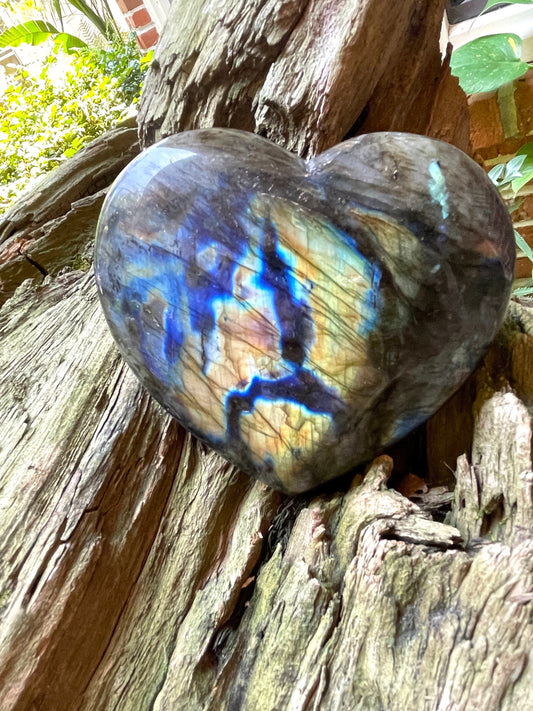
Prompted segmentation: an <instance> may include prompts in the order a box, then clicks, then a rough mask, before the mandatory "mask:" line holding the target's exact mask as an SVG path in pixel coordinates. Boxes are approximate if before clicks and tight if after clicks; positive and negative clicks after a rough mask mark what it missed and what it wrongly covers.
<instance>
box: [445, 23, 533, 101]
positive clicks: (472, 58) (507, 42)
mask: <svg viewBox="0 0 533 711" xmlns="http://www.w3.org/2000/svg"><path fill="white" fill-rule="evenodd" d="M521 49H522V40H521V39H520V37H519V36H518V35H514V34H497V35H487V36H486V37H478V38H477V39H475V40H472V42H468V43H467V44H464V45H463V46H462V47H459V48H458V49H456V50H455V51H454V52H453V54H452V58H451V62H450V66H451V69H452V74H453V75H454V76H456V77H458V79H459V84H460V85H461V87H462V88H463V89H464V91H465V92H466V93H467V94H479V93H482V92H484V91H493V90H494V89H498V88H499V87H500V86H503V85H504V84H507V83H508V82H510V81H513V80H514V79H518V77H521V76H522V75H523V74H525V73H526V72H527V70H528V69H529V65H528V64H527V63H526V62H523V61H522V60H521V59H520V52H521Z"/></svg>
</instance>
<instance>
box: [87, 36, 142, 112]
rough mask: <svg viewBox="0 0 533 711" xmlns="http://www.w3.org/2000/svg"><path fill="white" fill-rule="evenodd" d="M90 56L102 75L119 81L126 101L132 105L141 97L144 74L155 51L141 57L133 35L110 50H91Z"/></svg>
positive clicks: (114, 43) (114, 44) (116, 43)
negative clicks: (140, 91)
mask: <svg viewBox="0 0 533 711" xmlns="http://www.w3.org/2000/svg"><path fill="white" fill-rule="evenodd" d="M90 55H91V56H92V61H93V62H94V63H95V65H96V66H97V67H98V69H100V71H101V72H102V74H105V75H106V76H112V77H115V78H116V79H117V80H118V82H119V85H120V89H121V92H122V95H123V97H124V100H125V101H127V102H128V103H130V102H132V101H133V100H134V99H135V98H136V97H137V96H138V95H139V90H140V86H141V84H142V80H143V76H144V73H145V71H146V69H147V67H148V65H149V64H150V62H151V60H152V56H153V50H150V51H149V52H147V53H146V54H145V55H143V56H141V55H140V54H139V48H138V46H137V42H136V40H135V36H134V35H133V34H132V35H130V37H129V39H128V40H127V41H126V42H124V41H123V40H120V41H118V40H115V41H114V42H113V43H112V44H111V46H110V48H109V49H91V50H90Z"/></svg>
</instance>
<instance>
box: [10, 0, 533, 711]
mask: <svg viewBox="0 0 533 711" xmlns="http://www.w3.org/2000/svg"><path fill="white" fill-rule="evenodd" d="M444 4H445V3H444V2H443V1H440V2H429V1H422V0H405V1H404V2H401V3H390V2H385V0H335V1H333V0H262V1H261V2H260V1H259V0H254V1H253V2H249V1H247V0H224V2H218V3H217V2H211V1H209V0H188V1H187V0H181V2H178V0H174V3H173V5H172V10H171V16H170V18H169V21H168V23H167V27H166V29H165V32H164V33H163V36H162V39H161V43H160V46H159V48H158V50H157V52H156V58H155V59H154V62H153V66H152V69H151V70H150V75H149V77H148V80H147V82H146V90H145V93H144V97H143V100H142V102H141V107H140V115H139V116H140V133H141V139H142V142H143V143H144V144H148V143H151V142H153V141H154V140H156V139H157V138H159V137H162V136H163V135H167V134H169V133H172V132H176V131H181V130H185V129H189V128H196V127H200V126H210V125H218V126H232V127H237V128H243V129H247V130H255V131H257V132H259V133H262V134H263V135H265V136H267V137H269V138H271V139H272V140H274V141H276V142H278V143H280V144H281V145H283V146H285V147H287V148H289V149H292V150H295V151H297V152H298V153H299V154H300V155H302V156H309V155H312V154H314V153H316V152H318V151H321V150H323V149H324V148H327V147H329V146H331V145H333V144H335V143H336V142H338V141H340V140H341V139H342V138H343V137H344V136H346V135H348V134H351V133H353V132H356V131H358V130H375V129H383V128H393V129H402V130H413V131H416V132H421V133H428V134H430V135H436V136H439V137H445V138H446V139H447V140H450V141H451V142H455V143H456V144H458V145H460V147H462V148H465V149H468V130H467V129H465V125H466V126H467V123H465V122H467V113H466V103H465V100H464V96H463V95H462V93H461V92H459V91H458V89H457V86H456V84H455V80H453V79H452V78H451V77H450V75H449V72H448V70H447V68H446V66H441V63H440V55H439V47H438V33H439V27H440V21H441V19H442V12H443V6H444ZM447 102H452V105H453V106H454V108H453V111H454V118H455V120H456V123H455V124H454V123H453V122H450V117H449V115H446V111H447V110H448V108H447ZM136 150H137V149H136V144H135V140H134V137H133V136H132V131H131V129H128V128H122V129H118V130H117V131H114V132H112V133H111V134H110V135H109V136H107V137H106V138H104V139H103V140H99V141H97V142H96V143H95V144H93V145H91V146H89V147H88V148H86V149H84V151H82V152H80V154H78V156H77V157H76V158H75V159H73V160H72V161H69V162H67V164H65V166H64V168H63V169H62V170H61V171H57V172H56V173H55V174H52V175H50V176H49V177H48V178H47V179H46V180H45V181H44V183H43V185H42V186H41V189H40V192H39V194H38V195H36V194H34V195H32V196H30V197H29V198H26V199H23V200H21V202H20V203H19V204H18V205H17V206H16V207H15V208H14V209H12V210H11V211H10V212H9V214H8V215H6V216H5V219H4V221H3V223H2V225H0V240H1V245H0V247H1V251H0V276H1V279H2V284H3V290H4V296H5V298H6V299H7V300H6V301H5V303H4V305H3V306H2V308H1V310H0V335H1V341H0V373H2V378H1V381H0V403H1V405H0V407H1V410H2V414H1V416H0V432H1V434H0V447H1V454H2V459H1V461H2V464H1V470H0V474H1V479H0V481H1V487H0V551H1V552H0V561H1V566H0V586H1V587H0V601H1V605H0V689H2V702H1V708H2V711H4V709H5V711H12V710H15V709H16V710H20V711H22V710H24V711H25V710H28V711H30V710H34V709H38V710H39V711H63V710H64V711H75V710H76V709H83V710H84V711H85V710H90V711H93V710H97V709H99V710H102V711H103V710H106V711H108V710H109V709H117V710H118V709H120V710H126V709H127V710H128V711H130V710H131V711H145V710H146V711H148V709H154V710H156V709H157V710H159V711H163V709H165V710H172V711H175V710H181V709H187V711H195V710H196V709H202V710H203V709H205V710H207V709H212V711H220V710H225V709H226V710H227V711H237V710H239V711H240V710H246V709H250V711H252V710H254V711H255V710H256V709H261V711H268V710H272V711H280V710H282V709H283V710H285V709H288V710H296V709H302V710H303V709H314V710H315V711H319V710H321V711H332V710H334V709H350V710H351V709H354V710H355V709H361V710H364V711H374V710H377V709H384V710H386V711H395V710H396V709H398V711H400V710H401V711H405V710H406V709H408V710H410V709H413V711H415V710H416V711H418V710H419V709H428V710H429V709H439V711H444V710H450V711H452V710H453V711H459V710H462V709H465V710H466V709H468V710H471V711H474V709H484V711H491V710H494V711H496V710H497V709H498V710H499V709H503V710H506V709H526V708H529V707H531V705H532V701H533V691H532V689H533V664H532V662H531V658H530V656H531V655H530V653H531V645H532V640H533V621H532V616H531V605H532V604H533V569H532V565H531V554H532V552H533V500H532V489H533V472H532V465H531V419H530V416H529V411H528V407H529V406H530V405H531V404H532V403H533V377H532V376H531V375H530V373H531V372H532V369H531V368H529V367H528V366H529V364H530V362H531V359H532V358H533V311H532V310H531V309H530V308H528V307H527V306H524V305H522V304H519V303H512V304H511V308H510V310H509V318H508V321H507V322H506V325H505V327H504V329H503V330H502V332H501V334H500V336H499V337H498V339H497V342H496V343H495V345H494V346H493V347H492V349H491V351H490V352H489V354H488V355H487V357H486V358H485V360H484V362H483V364H482V365H481V367H480V368H479V369H478V371H477V372H476V373H475V374H474V375H473V376H472V378H471V379H470V380H469V381H468V383H467V384H466V385H465V387H464V388H463V389H462V390H461V391H460V393H458V394H457V395H456V396H455V397H454V398H452V400H451V401H450V402H449V403H448V404H447V405H446V406H445V407H444V408H443V409H442V410H441V412H440V413H438V414H437V415H436V416H435V417H434V418H433V420H432V421H431V422H430V423H429V425H428V428H427V434H425V433H424V432H423V433H422V435H421V434H420V432H419V433H418V435H415V436H413V437H412V438H411V439H410V440H408V441H407V442H406V443H404V444H403V445H402V446H401V447H399V448H396V449H395V450H394V457H395V459H394V461H395V468H394V471H393V460H392V459H391V458H390V457H389V456H387V455H382V456H380V457H378V458H377V459H376V460H375V461H374V462H373V464H372V465H371V467H370V468H369V471H368V472H367V473H366V475H365V476H364V477H363V476H362V474H360V473H358V474H357V475H355V476H351V477H350V476H347V477H345V478H344V479H343V480H339V481H337V482H333V484H332V485H331V486H330V487H329V488H327V489H324V490H323V491H322V492H314V493H310V494H307V495H304V496H298V497H292V498H291V497H286V496H282V495H281V494H279V493H277V492H275V491H273V490H271V489H268V488H267V487H266V486H264V485H262V484H260V483H256V482H253V481H251V480H249V479H248V478H247V477H246V476H245V475H244V474H242V473H240V472H238V471H236V470H235V469H234V468H233V467H232V466H230V465H229V464H227V463H226V462H224V461H223V460H222V459H221V458H220V457H218V456H217V455H215V454H214V453H212V452H210V451H208V450H207V449H206V448H205V447H204V446H203V445H201V444H199V443H198V442H197V441H196V440H195V439H194V438H192V437H191V436H189V435H187V434H186V433H185V432H184V431H183V430H182V428H181V427H180V426H179V425H178V424H177V423H176V422H175V421H173V420H172V419H170V418H169V417H168V416H167V415H166V414H165V413H164V412H163V411H162V409H161V408H160V407H159V406H158V405H157V404H156V403H154V402H153V401H152V400H151V399H150V398H149V396H148V395H147V394H146V393H145V392H144V391H143V390H142V388H141V386H140V385H139V384H138V383H137V381H136V380H135V378H134V377H133V375H132V374H131V373H130V371H129V370H128V368H127V367H126V366H125V365H124V363H123V361H122V360H121V358H120V356H119V355H118V352H117V350H116V348H115V346H114V344H113V342H112V339H111V337H110V335H109V333H108V330H107V327H106V324H105V321H104V318H103V315H102V312H101V310H100V307H99V304H98V300H97V297H96V291H95V286H94V279H93V276H92V273H91V271H83V270H81V271H80V270H77V271H75V270H72V266H73V265H76V264H77V265H78V266H83V265H84V264H85V263H86V262H88V261H90V241H91V240H90V234H91V233H92V231H93V228H94V224H95V220H96V213H97V207H98V205H99V204H100V201H101V199H102V194H103V193H102V192H101V191H102V190H103V189H105V187H106V186H107V185H108V184H109V182H110V181H111V179H112V178H113V177H114V175H116V173H117V172H118V170H120V168H121V167H122V165H123V164H124V163H125V162H127V161H128V160H129V159H130V158H131V157H132V156H133V155H134V154H135V152H136ZM61 196H64V198H65V199H64V200H62V199H60V197H61ZM28 277H32V278H33V279H32V280H31V281H28V280H27V278H28ZM43 277H44V278H43ZM24 280H26V281H24ZM457 413H459V415H460V418H459V419H458V418H457V417H456V415H457ZM456 422H460V425H457V424H456ZM448 429H450V432H451V434H449V433H448V431H447V430H448ZM457 432H459V433H460V434H461V437H458V436H457V435H456V433H457ZM424 439H427V442H428V447H429V456H428V458H427V464H425V463H426V459H425V458H424V457H422V460H423V462H424V465H423V466H429V467H430V471H429V475H428V481H429V482H434V483H440V481H444V480H445V479H446V471H448V469H447V467H446V466H443V464H442V463H443V462H444V463H446V465H447V466H448V467H449V466H451V467H452V469H454V470H455V479H456V482H455V488H454V491H453V492H451V491H449V490H448V489H447V488H446V487H444V486H433V487H432V488H428V486H427V485H426V484H425V483H424V481H423V480H422V479H420V478H418V477H415V476H413V475H412V470H413V466H414V464H413V463H414V462H415V460H416V461H417V462H420V442H421V441H422V442H423V441H424ZM415 444H416V446H417V447H416V448H415ZM456 455H460V456H459V459H458V461H457V465H456V464H455V461H454V459H455V456H456ZM400 461H403V462H404V469H405V471H406V472H410V473H411V476H403V477H401V476H399V475H398V474H396V475H395V472H396V471H397V469H398V464H397V462H400ZM418 466H420V465H419V464H418ZM441 467H443V468H444V473H443V472H442V471H441V469H440V468H441ZM418 473H420V472H418ZM424 473H425V472H424ZM391 474H392V477H393V478H392V481H395V480H396V481H398V480H399V481H398V488H397V489H395V488H392V487H391V488H389V487H388V486H387V481H388V480H389V478H390V477H391ZM398 489H399V490H398ZM400 490H401V491H400ZM401 492H402V493H401Z"/></svg>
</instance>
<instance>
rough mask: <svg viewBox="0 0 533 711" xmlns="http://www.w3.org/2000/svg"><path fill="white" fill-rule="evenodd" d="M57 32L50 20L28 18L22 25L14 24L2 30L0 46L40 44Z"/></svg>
mask: <svg viewBox="0 0 533 711" xmlns="http://www.w3.org/2000/svg"><path fill="white" fill-rule="evenodd" d="M57 34H59V33H58V31H57V30H56V28H55V27H54V26H53V25H52V24H50V22H44V21H43V20H30V21H29V22H24V23H23V24H22V25H15V27H10V28H9V29H7V30H5V32H2V34H1V35H0V47H18V46H19V45H20V44H32V45H36V44H42V42H45V41H46V40H47V39H48V38H49V37H51V36H52V35H57Z"/></svg>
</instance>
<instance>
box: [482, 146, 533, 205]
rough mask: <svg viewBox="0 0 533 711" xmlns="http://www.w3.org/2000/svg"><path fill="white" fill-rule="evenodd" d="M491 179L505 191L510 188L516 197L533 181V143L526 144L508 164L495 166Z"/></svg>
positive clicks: (490, 174) (490, 173) (491, 172)
mask: <svg viewBox="0 0 533 711" xmlns="http://www.w3.org/2000/svg"><path fill="white" fill-rule="evenodd" d="M489 177H490V179H491V180H492V182H493V183H494V185H496V187H497V188H499V189H500V190H501V191H503V190H504V189H505V188H510V189H511V190H512V192H513V194H514V195H515V196H516V194H517V193H518V191H519V190H520V188H523V187H524V185H526V184H527V183H529V181H530V180H532V179H533V143H526V144H525V145H523V146H522V147H521V148H519V149H518V151H517V152H516V155H515V156H514V157H513V158H511V160H510V161H508V162H507V163H500V164H499V165H496V166H494V168H492V170H491V171H490V172H489Z"/></svg>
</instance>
